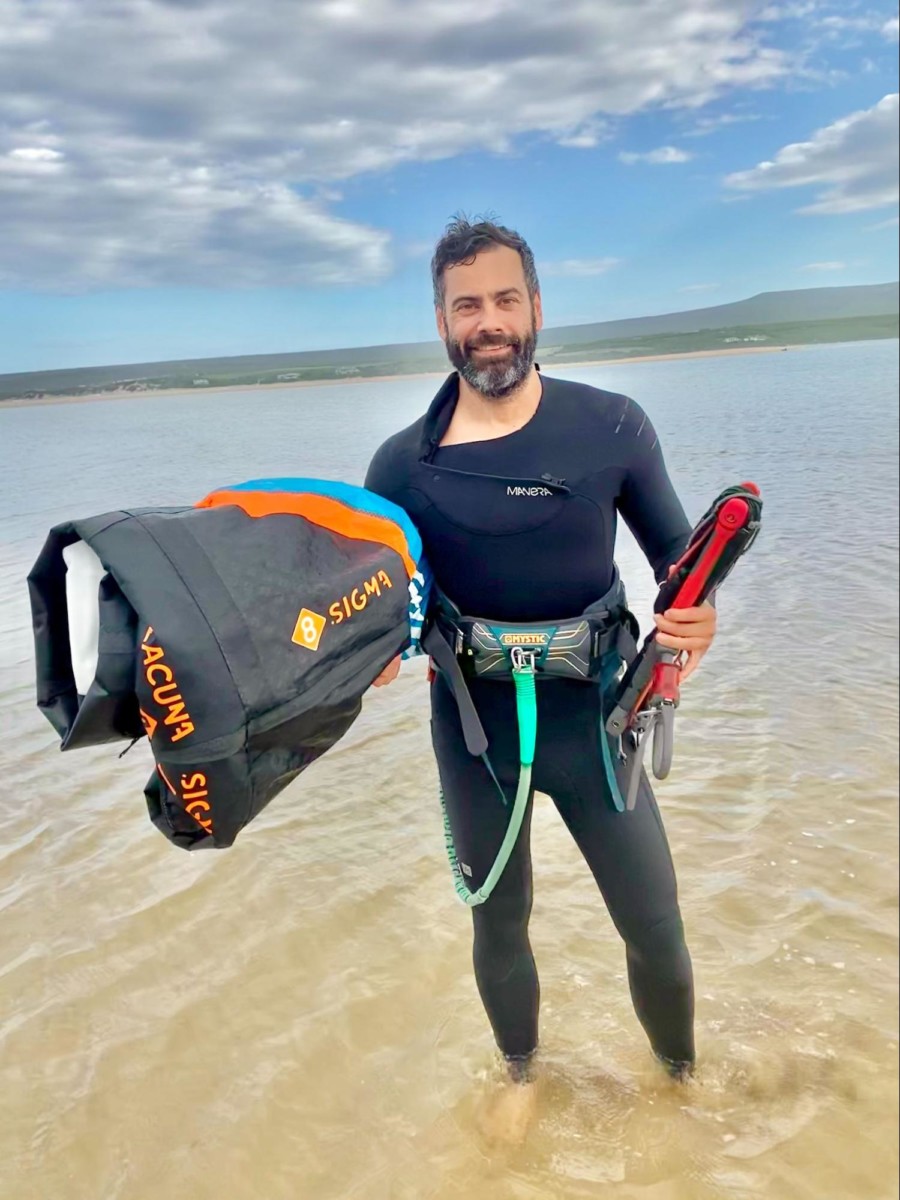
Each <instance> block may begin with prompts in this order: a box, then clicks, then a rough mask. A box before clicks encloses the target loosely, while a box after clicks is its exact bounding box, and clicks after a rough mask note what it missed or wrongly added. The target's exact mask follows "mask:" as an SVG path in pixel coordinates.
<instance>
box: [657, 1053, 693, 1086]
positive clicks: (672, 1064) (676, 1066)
mask: <svg viewBox="0 0 900 1200" xmlns="http://www.w3.org/2000/svg"><path fill="white" fill-rule="evenodd" d="M653 1057H654V1058H655V1059H656V1061H657V1062H658V1063H659V1064H660V1065H661V1066H662V1068H663V1070H664V1071H665V1072H666V1074H667V1075H668V1076H669V1078H670V1079H674V1080H675V1082H676V1083H688V1082H689V1081H690V1080H691V1079H692V1078H693V1076H694V1064H693V1062H692V1061H691V1060H690V1059H676V1058H666V1057H665V1055H663V1054H657V1053H656V1051H655V1050H654V1051H653Z"/></svg>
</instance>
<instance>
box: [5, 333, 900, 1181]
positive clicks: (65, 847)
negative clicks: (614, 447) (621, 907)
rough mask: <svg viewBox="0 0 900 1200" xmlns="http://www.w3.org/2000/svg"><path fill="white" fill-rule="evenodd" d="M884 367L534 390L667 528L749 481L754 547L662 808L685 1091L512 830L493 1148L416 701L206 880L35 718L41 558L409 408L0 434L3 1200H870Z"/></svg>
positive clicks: (892, 952)
mask: <svg viewBox="0 0 900 1200" xmlns="http://www.w3.org/2000/svg"><path fill="white" fill-rule="evenodd" d="M896 351H897V346H896V343H889V342H886V343H876V344H866V345H857V346H834V347H821V348H816V349H810V350H804V351H795V352H792V353H791V354H789V355H760V356H758V357H757V356H748V357H746V358H740V359H738V358H733V359H716V360H702V361H701V360H695V361H686V362H681V363H672V362H668V363H654V364H635V365H633V366H624V365H623V366H619V367H616V368H608V369H600V368H595V369H591V370H570V371H567V372H565V373H566V374H567V375H568V376H570V377H573V378H582V379H584V380H586V381H588V382H593V383H595V384H597V385H599V386H604V387H608V388H610V389H612V390H620V391H628V392H629V393H630V394H632V395H634V396H635V398H636V399H637V400H638V401H639V402H640V403H642V404H643V405H644V407H645V408H646V409H647V410H648V412H649V413H650V415H651V417H652V418H653V420H654V422H655V424H656V425H657V428H658V430H659V432H660V434H661V437H662V439H663V444H664V446H665V448H666V451H667V458H668V460H669V463H670V467H671V470H672V474H673V477H674V478H675V481H676V485H677V486H678V489H679V491H680V493H681V494H682V497H683V499H684V502H685V505H686V507H687V508H688V511H689V514H690V515H691V516H692V517H694V518H695V517H697V516H698V515H699V513H700V511H701V510H702V508H703V507H705V505H706V503H707V502H708V501H709V500H710V499H711V498H712V496H713V495H714V494H715V493H716V492H717V491H718V490H719V489H720V488H721V487H723V486H725V485H727V484H729V483H732V482H736V481H738V480H740V479H742V478H747V477H749V478H754V479H755V480H756V481H757V482H758V483H759V484H760V486H761V487H762V490H763V495H764V498H765V504H766V509H765V516H764V532H763V535H762V536H761V538H760V539H759V541H758V543H757V545H756V546H754V548H753V550H752V552H751V555H750V556H748V558H747V560H746V562H745V563H742V564H741V566H740V568H739V569H738V571H737V572H736V573H735V575H734V578H733V580H730V581H729V582H728V584H727V585H726V590H724V591H723V594H722V597H721V600H720V605H719V609H720V635H719V640H718V643H717V645H716V647H715V649H714V651H713V652H712V653H711V654H710V656H709V658H708V659H707V661H706V662H705V663H704V664H703V667H702V668H701V671H700V672H699V673H698V674H697V675H696V676H695V677H694V678H693V679H692V680H691V681H690V683H689V684H688V685H687V686H686V688H685V696H684V700H683V706H682V710H681V713H680V715H679V722H678V740H677V748H676V760H675V766H674V768H673V772H672V776H671V777H670V779H669V780H667V781H666V782H665V783H664V784H659V785H657V794H658V796H659V799H660V803H661V806H662V809H663V813H664V817H665V821H666V825H667V829H668V833H669V838H670V841H671V844H672V850H673V855H674V858H675V863H676V867H677V869H678V875H679V881H680V892H681V902H682V909H683V913H684V918H685V924H686V927H687V931H688V937H689V943H690V946H691V951H692V954H693V958H694V965H695V972H696V977H697V1006H698V1012H697V1026H698V1044H699V1051H700V1069H699V1072H698V1076H697V1079H696V1081H695V1082H694V1083H693V1084H691V1085H690V1086H689V1087H687V1088H679V1087H677V1086H675V1085H673V1084H672V1083H671V1082H669V1081H668V1080H666V1079H664V1078H662V1077H661V1076H660V1075H659V1073H658V1072H657V1070H656V1068H655V1067H654V1065H653V1064H652V1062H651V1061H650V1058H649V1054H648V1051H647V1048H646V1043H645V1040H644V1037H643V1034H642V1032H641V1030H640V1027H639V1026H638V1024H637V1021H636V1019H635V1017H634V1014H633V1012H632V1009H631V1005H630V1000H629V997H628V989H627V984H626V981H625V974H624V957H623V954H622V949H621V945H620V943H619V941H618V937H617V935H616V933H615V931H614V930H613V929H612V927H611V924H610V922H609V919H608V917H607V916H606V913H605V911H604V909H603V906H602V902H601V901H600V898H599V896H598V895H597V893H596V890H595V887H594V884H593V881H592V880H591V878H590V876H589V873H588V871H587V868H586V867H585V866H584V864H583V862H582V861H581V860H580V858H579V856H578V852H577V850H576V849H575V847H574V845H573V844H572V842H571V840H570V839H569V837H568V834H567V833H566V831H565V829H564V828H563V827H562V825H561V822H560V821H559V820H558V818H557V816H556V814H555V811H554V810H553V807H552V804H551V803H550V802H549V801H548V800H546V798H539V799H538V804H537V811H536V813H535V821H534V829H533V848H534V860H535V895H536V900H535V911H534V916H533V919H532V937H533V944H534V948H535V954H536V957H537V960H538V966H539V970H540V973H541V981H542V991H543V1005H542V1020H541V1039H542V1063H543V1066H542V1081H541V1089H540V1094H539V1105H538V1114H537V1120H536V1123H535V1125H534V1127H533V1129H532V1131H531V1134H530V1136H529V1137H528V1140H527V1141H526V1143H525V1145H524V1146H522V1147H520V1148H518V1149H508V1148H506V1149H502V1148H496V1147H493V1146H491V1145H489V1144H487V1143H486V1141H485V1140H484V1139H483V1137H482V1135H481V1133H480V1131H479V1118H480V1113H481V1111H482V1109H483V1107H484V1105H485V1104H487V1103H489V1102H490V1100H491V1098H492V1096H494V1095H495V1094H496V1091H497V1088H498V1087H499V1080H500V1073H499V1070H498V1066H497V1063H496V1060H495V1057H494V1052H493V1048H492V1041H491V1037H490V1032H489V1029H488V1026H487V1022H486V1019H485V1017H484V1015H483V1012H482V1010H481V1006H480V1002H479V1000H478V997H477V993H476V991H475V986H474V981H473V978H472V973H471V965H470V936H469V925H470V919H469V917H468V915H467V913H466V912H465V910H464V909H463V908H462V906H461V905H459V904H458V902H457V901H456V899H455V897H454V895H453V890H452V884H451V880H450V875H449V870H448V868H447V864H446V861H445V858H444V851H443V843H442V836H441V825H440V817H439V808H438V803H437V784H436V772H435V768H434V763H433V760H432V757H431V753H430V747H429V740H428V723H427V711H426V702H427V696H426V689H425V682H424V678H423V675H424V672H423V667H422V665H421V664H420V663H412V664H407V665H406V666H405V667H404V670H403V673H402V675H401V677H400V680H399V681H398V682H397V684H395V685H394V686H393V687H391V688H388V689H384V690H382V691H379V692H376V693H373V694H372V695H371V696H370V697H368V698H367V701H366V705H365V709H364V712H363V715H362V717H361V718H360V719H359V721H358V722H357V723H356V725H355V726H354V727H353V728H352V729H351V731H350V733H349V734H348V736H347V738H346V739H345V740H344V741H343V742H341V743H340V744H339V745H338V746H336V747H335V748H334V749H333V750H332V751H330V752H329V754H328V755H326V757H325V758H324V759H322V760H321V761H320V762H319V763H317V764H315V765H314V766H313V767H312V768H310V770H309V771H308V772H306V773H305V774H304V775H303V776H302V777H301V778H300V779H299V780H298V781H296V782H295V783H294V784H293V785H292V786H291V788H290V789H289V790H288V791H287V792H285V793H284V794H282V795H281V796H280V797H279V798H277V799H276V801H275V802H274V803H273V804H272V806H271V807H270V809H269V810H267V812H266V813H264V814H263V815H262V816H261V817H260V818H259V819H258V820H257V821H256V822H254V824H253V825H252V826H250V827H249V828H248V829H247V830H245V832H244V833H243V834H242V835H241V837H240V839H239V840H238V842H237V844H236V845H235V846H234V847H233V848H232V849H231V850H229V851H224V852H215V853H208V854H198V855H187V854H184V853H183V852H181V851H178V850H176V849H175V848H173V847H171V846H170V845H169V844H168V843H167V842H166V841H165V840H164V839H163V838H162V837H160V836H159V834H157V833H156V832H155V831H154V830H153V829H152V827H151V826H150V824H149V822H148V821H147V818H146V815H145V810H144V804H143V798H142V789H143V785H144V782H145V780H146V776H147V775H148V773H149V769H150V758H149V754H148V752H147V750H146V747H144V746H141V745H138V746H136V747H135V748H134V749H133V750H132V751H131V752H130V753H129V754H128V755H127V756H126V757H125V758H124V759H122V760H119V759H118V758H117V753H118V751H117V749H116V748H101V749H97V750H86V751H79V752H75V753H72V754H67V755H60V754H59V752H58V750H57V748H56V742H55V738H54V735H53V732H52V730H51V728H50V726H49V725H48V724H47V723H46V722H45V721H44V719H43V717H41V716H40V714H38V712H37V711H36V709H35V707H34V702H33V687H34V685H33V671H32V665H31V632H30V615H29V612H28V605H27V598H26V594H25V588H24V577H25V575H26V573H27V570H28V568H29V567H30V565H31V563H32V562H33V560H34V558H35V556H36V554H37V552H38V550H39V548H40V545H41V542H42V540H43V537H44V535H45V533H46V531H47V529H48V528H49V527H50V525H51V524H53V523H54V522H56V521H59V520H63V519H66V518H69V517H74V516H82V515H90V514H92V513H96V512H102V511H105V510H107V509H110V508H114V507H119V506H123V505H124V506H130V505H139V504H144V503H158V502H163V503H170V502H171V503H178V502H182V501H192V500H194V499H196V498H197V497H198V496H200V495H202V494H204V493H205V492H206V491H207V490H209V489H210V488H212V487H215V486H221V485H225V484H228V483H233V482H238V481H240V480H243V479H248V478H253V477H255V476H260V475H278V474H295V475H304V474H305V475H315V476H320V477H324V478H342V479H347V480H349V481H350V482H359V481H360V479H361V477H362V474H363V472H364V469H365V465H366V462H367V461H368V457H369V455H370V454H371V452H372V451H373V450H374V448H375V447H376V446H377V444H378V443H379V442H380V440H382V439H383V437H385V436H387V434H388V433H390V432H392V431H393V430H394V429H396V428H399V427H400V426H401V425H403V424H406V423H408V422H409V421H411V420H412V419H414V417H415V416H416V415H418V413H419V412H420V411H421V410H422V408H423V407H424V405H425V404H426V402H427V400H428V399H429V395H428V392H427V391H426V384H425V383H424V382H423V381H413V380H407V381H397V382H391V383H380V384H371V385H365V386H363V385H355V386H352V387H348V388H346V389H343V388H335V387H331V388H327V389H326V388H323V389H315V388H309V389H298V390H294V391H289V390H285V391H283V392H281V391H278V392H275V391H272V392H268V391H267V392H266V393H265V394H264V395H258V394H247V395H241V394H240V393H229V394H222V395H217V396H207V397H201V396H195V395H190V396H184V397H167V398H152V399H147V400H146V401H144V400H140V399H130V400H128V401H127V403H123V404H121V405H119V404H114V403H85V404H80V405H74V404H73V405H61V406H46V407H33V408H18V409H14V410H9V411H2V410H0V471H2V474H0V604H2V607H0V670H2V682H0V720H2V725H3V740H2V749H0V755H2V763H0V768H2V779H3V784H4V786H3V788H2V791H0V910H2V915H0V1197H2V1200H51V1198H52V1200H163V1198H165V1200H170V1198H171V1200H207V1198H210V1200H212V1198H213V1197H216V1198H224V1200H282V1198H283V1200H445V1198H447V1200H449V1198H450V1197H453V1198H454V1200H455V1198H456V1197H459V1196H465V1197H466V1198H467V1200H506V1198H509V1200H520V1198H522V1200H524V1198H527V1200H537V1198H540V1200H548V1198H556V1197H559V1198H564V1200H568V1198H570V1197H571V1198H573V1200H575V1198H578V1200H580V1198H581V1197H585V1198H594V1197H601V1198H606V1197H609V1198H610V1200H749V1198H750V1197H754V1198H757V1197H765V1198H767V1200H887V1197H889V1196H894V1195H896V1186H897V1120H898V1052H897V1044H898V1036H897V1033H898V952H897V941H898V820H897V769H898V758H897V700H898V687H897V671H898V654H897V583H898V581H897V365H896ZM561 373H562V372H561ZM620 541H621V546H620V551H619V555H618V557H619V563H620V567H621V569H622V572H623V575H624V576H625V579H626V582H627V583H628V584H629V592H630V597H631V601H632V605H633V607H634V608H635V609H636V611H637V612H638V614H639V615H640V616H642V617H643V618H645V619H646V616H647V614H648V613H649V609H650V602H651V598H652V594H653V585H652V581H651V580H650V578H649V571H648V569H647V568H646V565H645V564H644V563H643V562H642V560H641V559H640V555H639V551H638V550H637V548H636V547H635V546H634V544H633V542H632V541H631V539H630V537H629V536H627V535H623V536H622V537H621V539H620Z"/></svg>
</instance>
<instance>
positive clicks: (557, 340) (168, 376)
mask: <svg viewBox="0 0 900 1200" xmlns="http://www.w3.org/2000/svg"><path fill="white" fill-rule="evenodd" d="M898 313H900V284H898V283H884V284H869V285H865V286H860V287H825V288H803V289H800V290H797V291H786V292H763V293H761V294H760V295H758V296H752V297H750V298H749V299H747V300H739V301H737V302H736V303H733V304H720V305H716V306H715V307H712V308H698V309H691V310H688V311H686V312H677V313H662V314H660V315H657V316H650V317H630V318H627V319H624V320H621V321H599V322H593V323H591V324H587V325H569V326H561V327H557V328H553V329H545V330H544V331H543V332H542V333H541V337H540V346H539V351H538V357H539V358H541V357H542V356H543V358H544V359H546V361H547V362H548V364H550V363H554V362H565V361H569V362H571V361H575V360H577V359H578V357H579V355H586V356H587V357H590V358H596V359H598V360H607V359H615V358H617V357H622V356H624V355H627V354H654V353H657V354H658V353H679V352H680V353H684V352H688V351H691V350H697V349H711V348H717V347H723V346H727V345H734V344H737V343H739V342H758V343H766V342H769V343H772V344H779V343H783V344H793V345H797V344H800V343H802V342H805V341H810V342H818V341H852V340H856V339H858V338H867V337H896V336H897V321H896V319H895V318H896V316H897V314H898ZM888 318H890V319H888ZM675 335H680V336H675ZM623 341H624V342H625V343H627V344H625V345H623V344H622V343H623ZM445 369H447V358H446V354H445V351H444V347H443V345H442V343H441V342H439V341H437V340H435V341H432V342H406V343H399V344H395V345H385V346H358V347H345V348H339V349H331V350H303V351H295V352H291V351H285V352H284V353H281V354H246V355H235V356H229V357H227V358H197V359H184V360H180V361H179V360H175V361H171V362H154V363H128V364H119V365H114V366H99V367H74V368H72V369H70V370H57V371H32V372H24V373H19V374H8V375H0V400H8V399H14V398H17V397H20V396H34V395H77V394H79V393H91V392H94V391H102V390H105V389H113V388H120V387H124V388H127V389H129V390H132V391H149V390H154V389H159V388H194V387H198V388H202V387H214V386H223V385H242V386H248V387H249V386H255V385H257V384H278V383H286V382H293V381H295V380H310V381H313V380H317V379H318V380H323V379H341V378H352V377H353V376H368V375H372V376H378V375H387V374H413V373H415V372H418V371H442V370H445Z"/></svg>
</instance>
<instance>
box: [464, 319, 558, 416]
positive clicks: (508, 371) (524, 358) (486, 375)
mask: <svg viewBox="0 0 900 1200" xmlns="http://www.w3.org/2000/svg"><path fill="white" fill-rule="evenodd" d="M444 344H445V346H446V347H447V357H448V358H449V359H450V362H451V363H452V365H453V366H454V367H455V368H456V370H457V371H459V373H460V375H461V376H462V378H463V379H464V380H465V381H466V383H467V384H468V385H469V387H471V388H474V389H475V391H476V392H478V393H479V394H480V395H482V396H485V397H486V398H487V399H488V400H505V399H506V398H507V397H508V396H510V395H512V393H513V392H515V391H516V390H517V389H518V388H519V387H521V386H522V384H523V382H524V381H525V379H526V377H527V375H528V373H529V372H530V371H531V367H532V364H533V363H534V352H535V348H536V346H537V331H536V330H535V327H534V322H532V325H531V329H530V330H529V332H528V333H526V334H525V335H524V337H521V338H518V337H512V336H510V335H508V334H496V333H494V334H482V336H481V337H479V338H473V339H472V340H471V341H469V342H466V344H465V345H464V346H463V345H461V344H460V343H459V342H457V341H454V340H453V338H450V337H448V338H447V339H446V341H445V343H444ZM489 346H508V347H509V353H508V354H505V355H504V356H503V357H502V359H500V360H498V361H497V362H486V363H484V364H483V365H482V366H479V365H478V364H477V363H476V362H475V360H474V353H475V351H477V350H483V349H487V348H488V347H489Z"/></svg>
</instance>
